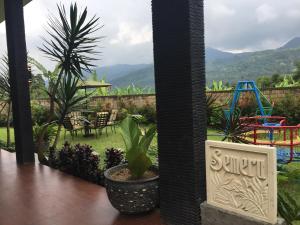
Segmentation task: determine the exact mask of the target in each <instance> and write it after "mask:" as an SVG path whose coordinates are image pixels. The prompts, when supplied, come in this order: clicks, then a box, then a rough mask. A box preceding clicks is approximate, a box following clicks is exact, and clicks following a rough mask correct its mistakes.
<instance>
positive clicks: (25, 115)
mask: <svg viewBox="0 0 300 225" xmlns="http://www.w3.org/2000/svg"><path fill="white" fill-rule="evenodd" d="M4 8H5V21H6V36H7V51H8V60H9V72H10V83H11V98H12V108H13V123H14V131H15V144H16V155H17V162H18V163H28V162H34V148H33V138H32V121H31V111H30V97H29V84H28V69H27V52H26V41H25V29H24V16H23V4H22V1H21V0H4Z"/></svg>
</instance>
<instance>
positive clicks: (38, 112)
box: [31, 103, 49, 125]
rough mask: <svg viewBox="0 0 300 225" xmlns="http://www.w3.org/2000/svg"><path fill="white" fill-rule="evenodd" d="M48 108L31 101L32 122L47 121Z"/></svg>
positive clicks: (40, 122) (40, 123)
mask: <svg viewBox="0 0 300 225" xmlns="http://www.w3.org/2000/svg"><path fill="white" fill-rule="evenodd" d="M48 113H49V110H48V108H47V107H45V106H42V105H39V104H37V103H31V116H32V123H33V124H38V125H42V124H43V123H46V122H47V118H48Z"/></svg>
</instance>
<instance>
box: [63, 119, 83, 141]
mask: <svg viewBox="0 0 300 225" xmlns="http://www.w3.org/2000/svg"><path fill="white" fill-rule="evenodd" d="M63 126H64V128H65V135H64V139H66V133H67V131H69V132H70V134H71V136H72V139H74V134H75V135H76V136H77V131H81V132H82V129H83V126H82V125H76V124H75V125H74V124H73V122H72V118H71V117H69V116H67V117H65V118H64V121H63Z"/></svg>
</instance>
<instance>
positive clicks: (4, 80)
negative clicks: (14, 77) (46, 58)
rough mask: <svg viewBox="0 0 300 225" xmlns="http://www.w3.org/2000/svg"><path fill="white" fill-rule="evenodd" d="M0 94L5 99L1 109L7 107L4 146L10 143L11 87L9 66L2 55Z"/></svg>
mask: <svg viewBox="0 0 300 225" xmlns="http://www.w3.org/2000/svg"><path fill="white" fill-rule="evenodd" d="M0 61H1V63H0V95H1V99H2V100H4V101H5V104H3V106H2V109H1V111H3V110H4V109H7V114H6V117H7V118H6V133H7V135H6V147H7V148H8V147H9V146H10V145H11V140H10V115H11V89H10V81H9V80H10V79H9V67H8V57H7V56H3V57H2V59H0Z"/></svg>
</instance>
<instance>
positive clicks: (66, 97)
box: [53, 75, 88, 148]
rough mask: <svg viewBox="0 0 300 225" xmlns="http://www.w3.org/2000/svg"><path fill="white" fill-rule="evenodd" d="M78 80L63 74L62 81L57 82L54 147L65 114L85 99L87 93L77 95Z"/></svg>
mask: <svg viewBox="0 0 300 225" xmlns="http://www.w3.org/2000/svg"><path fill="white" fill-rule="evenodd" d="M78 81H79V78H76V77H74V76H72V75H67V76H65V77H64V78H63V79H62V81H61V82H60V83H59V88H58V90H57V92H56V93H55V98H54V101H55V102H56V104H57V106H58V107H57V115H58V118H59V119H58V125H59V126H58V131H57V136H56V138H55V141H54V143H53V148H55V147H56V145H57V142H58V137H59V134H60V131H61V126H62V124H63V121H64V119H65V117H66V115H67V114H68V113H70V112H72V111H73V110H74V109H75V108H76V107H77V106H78V105H79V104H81V103H82V101H83V100H85V99H86V98H87V97H88V95H83V96H82V95H79V94H78V90H79V87H78Z"/></svg>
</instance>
